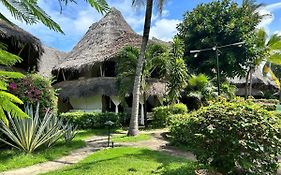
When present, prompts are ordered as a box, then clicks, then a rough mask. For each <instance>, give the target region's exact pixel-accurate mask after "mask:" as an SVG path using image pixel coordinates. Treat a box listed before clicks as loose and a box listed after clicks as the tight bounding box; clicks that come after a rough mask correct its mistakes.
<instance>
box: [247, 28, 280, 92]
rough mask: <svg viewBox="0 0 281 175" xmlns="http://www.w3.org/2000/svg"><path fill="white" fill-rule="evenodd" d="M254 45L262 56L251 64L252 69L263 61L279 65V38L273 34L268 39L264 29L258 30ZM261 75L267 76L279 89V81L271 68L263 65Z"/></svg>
mask: <svg viewBox="0 0 281 175" xmlns="http://www.w3.org/2000/svg"><path fill="white" fill-rule="evenodd" d="M256 45H257V48H258V49H259V50H261V51H262V54H261V55H260V56H259V57H256V59H255V60H254V62H253V63H252V67H253V68H252V69H256V68H257V67H258V66H259V65H260V64H261V63H262V62H263V61H265V62H267V63H272V64H276V65H278V66H280V65H281V36H279V35H278V34H274V35H272V36H270V37H269V36H268V35H267V34H266V32H265V30H264V29H260V30H258V32H257V39H256ZM263 73H264V74H269V75H270V76H271V77H272V79H273V80H274V81H275V83H276V84H277V85H278V87H279V88H280V82H279V79H278V78H277V77H276V76H275V74H274V73H273V71H272V70H271V66H268V65H267V64H265V65H264V68H263Z"/></svg>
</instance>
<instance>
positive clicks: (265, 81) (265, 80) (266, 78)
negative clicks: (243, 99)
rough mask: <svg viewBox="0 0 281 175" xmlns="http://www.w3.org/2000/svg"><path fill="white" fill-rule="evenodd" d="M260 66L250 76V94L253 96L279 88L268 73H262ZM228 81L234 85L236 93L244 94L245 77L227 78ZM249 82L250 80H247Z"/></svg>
mask: <svg viewBox="0 0 281 175" xmlns="http://www.w3.org/2000/svg"><path fill="white" fill-rule="evenodd" d="M261 67H262V66H259V68H257V69H256V70H255V72H254V73H253V77H252V95H253V96H263V95H264V92H266V91H277V89H279V87H278V85H277V84H276V82H275V81H274V80H273V78H272V77H271V76H270V75H269V74H266V75H264V74H263V72H262V68H261ZM229 82H230V83H231V84H234V85H236V87H237V88H238V89H237V93H236V95H240V96H243V95H245V92H246V89H245V85H246V78H245V77H243V78H238V77H235V78H233V79H229ZM248 83H250V82H248Z"/></svg>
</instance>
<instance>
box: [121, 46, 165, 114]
mask: <svg viewBox="0 0 281 175" xmlns="http://www.w3.org/2000/svg"><path fill="white" fill-rule="evenodd" d="M166 52H167V47H166V46H165V45H163V44H149V45H148V46H147V50H146V52H145V62H144V65H143V70H142V77H141V85H140V93H141V95H142V96H143V99H146V95H147V94H146V92H147V90H148V88H149V85H148V83H147V79H150V78H158V79H161V78H164V77H165V76H166V65H167V60H168V57H166V56H165V53H166ZM139 54H140V50H139V49H138V48H136V47H132V46H125V47H124V48H123V49H121V50H120V51H119V53H118V55H117V57H118V59H117V60H118V61H117V87H118V92H119V96H120V97H122V99H123V100H122V101H124V98H125V96H126V94H127V93H128V92H130V91H131V89H133V82H134V77H135V72H136V65H137V60H138V57H139ZM124 104H126V103H124ZM145 115H146V110H145Z"/></svg>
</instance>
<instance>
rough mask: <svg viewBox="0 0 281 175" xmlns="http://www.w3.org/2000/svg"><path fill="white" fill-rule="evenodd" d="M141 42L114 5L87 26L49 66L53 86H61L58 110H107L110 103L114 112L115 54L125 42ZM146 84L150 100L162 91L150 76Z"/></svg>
mask: <svg viewBox="0 0 281 175" xmlns="http://www.w3.org/2000/svg"><path fill="white" fill-rule="evenodd" d="M141 41H142V37H141V36H140V35H139V34H137V33H135V32H134V31H133V30H132V28H131V27H130V26H129V25H128V23H127V22H126V21H125V19H124V17H123V16H122V14H121V12H120V11H118V10H117V9H115V8H112V9H111V11H110V12H109V13H108V14H106V15H105V16H104V17H103V18H102V19H101V20H100V21H98V22H97V23H94V24H93V25H92V26H90V28H89V30H88V31H87V33H86V34H85V36H83V37H82V39H81V40H80V41H79V42H78V44H77V45H76V46H75V47H74V48H73V50H72V51H71V52H69V53H68V54H67V55H66V57H65V58H64V59H63V60H62V62H61V63H60V64H58V65H57V66H55V67H54V68H53V71H52V74H53V75H54V76H56V77H57V84H55V87H57V88H60V89H61V91H60V93H59V97H60V98H59V99H60V105H61V106H60V110H62V111H65V110H69V109H73V110H84V111H93V110H94V111H111V110H114V108H112V107H111V106H115V107H116V108H117V109H115V111H116V110H117V111H118V107H119V108H120V106H119V104H120V102H121V101H120V98H119V97H118V93H117V87H116V73H115V66H116V59H117V57H116V55H117V53H118V52H119V50H120V49H122V48H123V47H124V46H126V45H132V46H136V47H140V46H141ZM149 42H157V43H159V42H163V41H160V40H157V39H152V40H150V41H149ZM163 43H164V42H163ZM148 84H150V87H149V90H148V95H150V100H149V101H150V102H151V103H153V101H155V100H156V101H157V98H159V97H162V96H163V95H164V94H165V93H166V84H165V83H164V82H161V81H158V80H157V79H153V80H149V81H148ZM128 94H131V92H128ZM130 98H131V97H128V99H127V100H128V106H130V105H131V104H130V103H131V102H129V101H130V100H131V99H130ZM158 102H159V100H158ZM153 105H154V104H153ZM70 106H71V108H69V107H70ZM121 108H122V107H121Z"/></svg>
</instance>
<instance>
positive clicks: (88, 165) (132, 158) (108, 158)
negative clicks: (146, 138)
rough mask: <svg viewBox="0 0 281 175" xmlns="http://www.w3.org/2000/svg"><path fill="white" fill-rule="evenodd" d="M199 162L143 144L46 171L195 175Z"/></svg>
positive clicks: (70, 174)
mask: <svg viewBox="0 0 281 175" xmlns="http://www.w3.org/2000/svg"><path fill="white" fill-rule="evenodd" d="M198 168H199V165H198V164H197V163H195V162H192V161H189V160H186V159H184V158H179V157H174V156H170V155H167V154H165V153H161V152H158V151H152V150H148V149H145V148H130V147H126V148H124V147H123V148H113V149H106V150H102V151H98V152H96V153H94V154H92V155H90V156H89V157H87V158H86V159H84V160H82V161H81V162H79V163H78V164H75V165H71V166H69V167H66V168H64V169H61V170H58V171H54V172H50V173H47V175H77V174H79V175H100V174H103V175H129V174H133V175H149V174H161V175H194V170H195V169H198Z"/></svg>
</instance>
